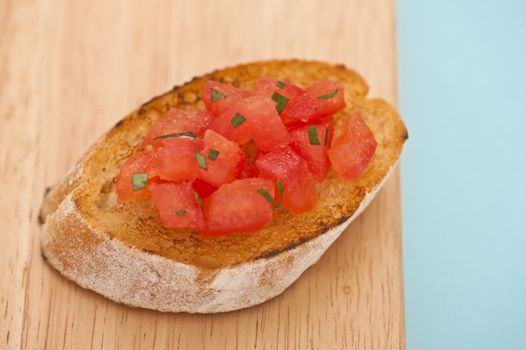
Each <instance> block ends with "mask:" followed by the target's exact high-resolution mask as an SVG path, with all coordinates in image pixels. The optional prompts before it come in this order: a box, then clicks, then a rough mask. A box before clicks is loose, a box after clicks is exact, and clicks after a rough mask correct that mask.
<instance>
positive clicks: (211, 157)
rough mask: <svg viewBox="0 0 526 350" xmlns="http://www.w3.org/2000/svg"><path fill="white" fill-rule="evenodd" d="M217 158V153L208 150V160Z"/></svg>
mask: <svg viewBox="0 0 526 350" xmlns="http://www.w3.org/2000/svg"><path fill="white" fill-rule="evenodd" d="M217 157H219V151H216V150H215V149H211V150H208V159H210V160H216V159H217Z"/></svg>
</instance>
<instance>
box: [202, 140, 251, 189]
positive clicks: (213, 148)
mask: <svg viewBox="0 0 526 350" xmlns="http://www.w3.org/2000/svg"><path fill="white" fill-rule="evenodd" d="M203 141H204V142H205V148H204V150H203V153H202V154H203V156H204V157H205V160H206V169H203V168H199V169H198V170H199V175H198V176H199V178H200V179H202V180H204V181H206V182H208V183H210V184H212V185H215V186H220V185H222V184H224V183H229V182H232V181H233V180H234V179H235V178H236V177H238V176H239V175H240V163H241V162H243V159H244V158H245V154H244V153H243V151H242V150H241V148H240V147H239V146H238V145H237V144H236V143H235V142H232V141H230V140H227V139H226V138H224V137H223V136H221V135H219V134H218V133H216V132H215V131H213V130H207V131H206V132H205V136H204V138H203Z"/></svg>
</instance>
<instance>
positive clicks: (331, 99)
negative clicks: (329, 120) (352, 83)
mask: <svg viewBox="0 0 526 350" xmlns="http://www.w3.org/2000/svg"><path fill="white" fill-rule="evenodd" d="M306 91H307V93H308V94H309V95H310V96H312V97H313V98H316V99H317V100H318V101H320V103H321V105H320V109H319V111H318V112H319V113H320V114H322V115H329V114H334V113H336V112H338V111H341V110H342V109H343V108H344V107H345V100H344V99H343V97H344V96H343V87H342V86H341V85H340V84H338V83H335V82H333V81H330V80H320V81H318V82H316V83H314V84H313V85H311V86H309V87H308V88H307V89H306Z"/></svg>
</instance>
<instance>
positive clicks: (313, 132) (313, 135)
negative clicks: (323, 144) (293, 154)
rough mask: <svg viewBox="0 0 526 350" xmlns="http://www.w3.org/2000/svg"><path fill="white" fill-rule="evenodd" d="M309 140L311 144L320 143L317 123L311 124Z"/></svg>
mask: <svg viewBox="0 0 526 350" xmlns="http://www.w3.org/2000/svg"><path fill="white" fill-rule="evenodd" d="M308 131H309V142H310V144H311V145H319V144H320V139H319V138H318V129H316V125H311V126H309V129H308Z"/></svg>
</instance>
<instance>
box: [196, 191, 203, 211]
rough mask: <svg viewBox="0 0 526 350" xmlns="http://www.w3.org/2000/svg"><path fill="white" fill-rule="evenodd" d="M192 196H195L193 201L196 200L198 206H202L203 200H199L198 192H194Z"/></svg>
mask: <svg viewBox="0 0 526 350" xmlns="http://www.w3.org/2000/svg"><path fill="white" fill-rule="evenodd" d="M194 198H195V201H196V202H197V204H198V205H199V206H200V207H202V206H203V201H202V200H201V197H199V193H197V192H194Z"/></svg>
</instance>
